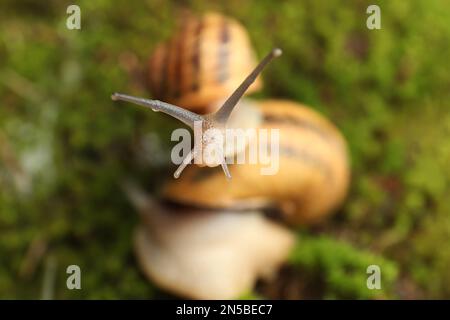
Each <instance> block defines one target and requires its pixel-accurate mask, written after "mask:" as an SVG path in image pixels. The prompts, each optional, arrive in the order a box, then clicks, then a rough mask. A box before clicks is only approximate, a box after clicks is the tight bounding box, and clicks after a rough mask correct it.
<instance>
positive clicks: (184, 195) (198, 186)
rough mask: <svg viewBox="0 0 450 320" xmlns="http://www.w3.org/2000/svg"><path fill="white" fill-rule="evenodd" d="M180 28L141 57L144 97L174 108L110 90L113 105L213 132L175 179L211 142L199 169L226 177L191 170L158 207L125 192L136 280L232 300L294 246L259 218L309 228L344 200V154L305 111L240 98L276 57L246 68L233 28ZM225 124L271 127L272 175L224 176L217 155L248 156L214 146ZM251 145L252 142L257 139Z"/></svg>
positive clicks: (236, 169) (207, 22)
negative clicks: (275, 134)
mask: <svg viewBox="0 0 450 320" xmlns="http://www.w3.org/2000/svg"><path fill="white" fill-rule="evenodd" d="M182 25H184V28H183V29H182V30H181V31H179V33H177V34H176V35H175V36H174V37H173V38H172V40H170V41H169V42H168V43H165V44H161V45H159V46H158V48H157V49H156V50H155V53H154V54H153V55H152V57H151V58H150V68H151V70H150V72H149V75H150V84H151V89H152V93H153V96H154V97H155V98H156V99H162V100H164V101H169V102H171V103H173V104H176V105H173V104H169V103H166V102H161V101H159V100H148V99H142V98H136V97H132V96H128V95H123V94H117V93H116V94H114V95H113V96H112V98H113V100H124V101H128V102H133V103H136V104H139V105H143V106H145V107H149V108H151V109H153V110H155V111H162V112H164V113H167V114H169V115H171V116H172V117H174V118H176V119H178V120H180V121H182V122H183V123H185V124H187V125H188V126H190V127H191V128H193V127H194V123H196V122H200V123H201V126H202V129H210V128H213V129H218V130H217V131H216V132H215V133H214V134H212V135H206V134H202V136H201V139H198V140H196V141H195V142H194V149H193V150H192V151H191V153H189V154H188V156H187V157H186V158H185V159H184V160H183V163H182V164H181V165H180V167H179V168H178V169H177V171H176V172H175V174H174V176H175V177H176V178H178V177H180V173H181V171H183V170H184V169H185V168H186V166H187V164H189V163H190V162H191V160H192V159H194V158H195V156H196V155H197V154H196V148H198V147H202V148H201V150H205V149H207V147H208V146H211V145H212V146H214V147H217V148H216V149H219V150H220V152H218V153H216V154H214V155H213V156H212V157H211V155H210V154H203V153H202V154H201V155H202V159H203V162H201V163H200V165H207V166H210V167H212V166H218V165H221V166H222V169H223V171H224V172H225V175H226V176H227V177H228V178H230V177H233V179H232V181H228V180H227V179H225V178H224V176H223V174H222V173H221V172H220V171H219V170H217V168H205V167H199V166H189V167H187V168H186V169H185V172H184V174H183V175H182V176H181V177H180V178H179V179H177V180H171V181H169V182H168V183H167V184H166V185H165V186H164V187H163V188H162V190H161V192H160V199H159V200H155V199H153V198H150V197H148V196H137V195H139V194H141V195H142V193H139V192H136V189H134V191H131V192H130V191H129V190H128V194H129V196H130V198H131V200H132V202H133V203H134V204H135V205H136V207H137V208H138V210H139V211H140V212H141V216H142V220H143V224H142V225H141V226H140V227H139V228H138V229H137V231H136V234H135V249H136V255H137V257H138V260H139V263H140V266H141V268H142V269H143V271H144V272H145V274H146V275H147V276H148V277H149V278H151V279H152V280H153V281H154V282H156V283H157V284H159V285H160V286H161V287H163V288H165V289H167V290H170V291H173V292H175V293H178V294H180V295H182V296H186V297H193V298H209V299H213V298H236V297H237V296H238V295H239V294H240V293H242V292H244V291H246V290H251V288H252V286H253V284H254V282H255V281H256V279H257V278H259V277H261V276H267V275H270V274H271V273H273V272H275V271H276V269H277V267H278V266H279V265H280V264H281V263H283V262H284V261H285V260H286V259H287V256H288V254H289V250H290V248H292V245H293V242H294V240H293V239H294V235H293V233H292V231H290V230H289V228H287V227H286V226H282V225H281V224H279V223H275V222H274V221H272V220H271V219H269V218H268V217H267V215H266V214H265V213H266V212H267V211H270V212H273V211H274V210H275V212H277V213H279V217H281V221H283V220H284V222H285V223H287V224H291V225H298V224H310V223H316V222H319V221H321V220H323V219H324V218H325V217H326V216H327V215H329V214H330V213H331V212H333V211H334V210H335V209H336V208H337V207H338V206H339V205H340V203H341V202H342V201H343V199H344V198H345V195H346V193H347V189H348V185H349V180H350V172H349V163H348V158H347V146H346V142H345V140H344V138H343V137H342V135H341V134H340V132H339V130H338V129H337V128H336V127H335V126H334V125H333V124H332V123H331V122H329V121H328V120H327V119H325V118H324V117H323V116H321V115H320V114H319V113H317V112H316V111H314V110H312V109H311V108H308V107H306V106H304V105H301V104H299V103H295V102H291V101H284V100H263V101H256V100H252V99H249V98H242V97H243V95H244V94H245V93H246V92H247V93H248V92H250V91H254V90H256V89H258V88H259V87H261V81H260V80H259V79H258V78H257V76H258V75H259V73H260V72H261V71H262V69H263V68H264V67H265V66H266V65H267V64H268V63H269V62H270V61H271V60H272V59H273V58H274V57H277V56H279V55H280V54H281V50H279V49H274V50H272V51H271V52H270V53H269V54H268V55H267V56H266V57H265V58H264V59H263V60H262V61H261V62H260V63H259V64H258V65H257V66H256V67H255V66H254V60H253V51H252V49H251V46H250V44H249V41H248V38H247V35H246V32H245V30H244V29H243V28H242V27H241V26H240V25H239V24H238V23H237V22H234V20H232V19H229V18H226V17H223V16H221V15H218V14H206V15H205V16H204V17H202V18H200V19H194V18H191V17H190V18H189V19H187V21H185V22H184V23H182ZM224 34H226V36H225V35H224ZM224 52H226V54H225V53H224ZM239 57H240V58H239ZM252 70H253V71H252ZM247 74H249V75H248V76H247ZM224 75H226V76H224ZM246 76H247V77H246ZM245 77H246V78H245ZM242 80H244V81H243V82H242ZM241 82H242V83H241ZM239 83H240V85H239ZM232 85H233V87H231V86H232ZM236 88H237V89H236ZM227 97H228V98H227ZM241 98H242V99H241ZM225 99H226V100H225ZM225 128H237V129H240V128H242V129H246V128H255V129H257V130H258V129H267V130H271V129H277V130H279V159H278V161H279V163H278V168H279V169H278V172H276V174H273V175H261V170H262V169H263V166H264V164H263V163H256V164H253V163H248V162H245V163H244V164H234V165H231V166H230V167H229V168H228V166H227V163H226V161H225V158H229V157H234V156H237V155H238V154H244V155H245V154H246V153H247V152H248V151H249V148H251V146H252V144H250V141H246V144H245V145H244V146H243V147H242V146H241V148H229V147H228V146H227V145H224V143H223V140H222V139H219V138H220V137H221V136H223V131H224V129H225ZM194 131H195V130H194ZM203 132H208V130H206V131H205V130H202V133H203ZM194 134H195V132H194ZM218 137H219V138H218ZM253 139H255V140H253V141H252V142H253V143H259V142H260V137H259V136H256V137H254V138H253ZM263 142H264V143H265V144H268V143H270V142H271V141H263ZM199 144H200V145H199ZM208 157H209V158H208ZM228 261H234V262H235V264H231V263H229V262H228Z"/></svg>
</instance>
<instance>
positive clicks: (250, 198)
mask: <svg viewBox="0 0 450 320" xmlns="http://www.w3.org/2000/svg"><path fill="white" fill-rule="evenodd" d="M245 103H246V101H245V100H243V101H242V102H240V104H238V106H237V110H236V112H238V111H239V109H241V108H242V109H244V108H245V105H244V106H242V105H241V104H245ZM252 104H253V105H256V106H258V107H259V110H260V112H261V114H262V119H263V120H262V123H261V124H260V125H259V127H258V128H261V129H272V128H273V129H279V130H280V131H279V132H280V138H279V139H280V141H279V154H280V156H279V171H278V172H277V173H276V174H275V175H267V176H264V175H261V173H260V169H261V167H262V166H264V165H262V164H250V163H248V162H246V163H245V164H234V165H231V166H230V173H231V175H232V176H233V182H232V183H229V182H228V181H226V179H224V178H223V174H222V173H221V172H220V171H219V170H214V168H199V167H198V166H190V167H189V168H187V170H186V171H185V173H184V175H183V176H182V177H181V178H180V179H179V180H177V181H170V182H168V183H167V184H166V186H165V188H164V189H163V192H162V194H163V197H164V198H165V199H167V200H169V201H171V202H175V203H179V204H183V205H187V206H193V207H197V208H216V209H219V208H221V209H223V208H228V209H231V208H234V209H236V210H237V209H241V210H242V209H255V208H274V207H275V208H277V209H279V210H280V211H281V212H282V213H283V214H284V216H285V217H286V218H287V220H288V221H290V222H291V223H294V224H302V223H314V222H317V221H320V220H322V219H323V218H324V217H325V216H327V215H328V214H330V213H331V212H332V211H333V209H336V207H337V206H338V205H339V204H340V203H341V202H342V201H343V199H344V197H345V195H346V193H347V189H348V185H349V180H350V171H349V163H348V157H347V145H346V142H345V140H344V138H343V137H342V135H341V134H340V132H339V131H338V129H337V128H336V127H335V126H334V125H333V124H332V123H331V122H330V121H328V120H327V119H325V118H324V117H323V116H321V115H320V114H319V113H317V112H315V111H314V110H312V109H311V108H308V107H306V106H304V105H301V104H298V103H295V102H291V101H282V100H265V101H259V102H252Z"/></svg>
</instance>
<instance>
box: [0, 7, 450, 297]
mask: <svg viewBox="0 0 450 320" xmlns="http://www.w3.org/2000/svg"><path fill="white" fill-rule="evenodd" d="M376 3H377V4H379V5H380V7H381V14H382V29H381V30H372V31H371V30H368V29H367V28H366V18H367V14H366V13H365V11H366V8H367V6H368V5H369V4H372V2H370V3H369V2H368V1H362V0H361V1H356V0H355V1H345V2H343V1H336V0H326V1H325V0H321V1H314V0H311V1H309V0H308V1H256V0H254V1H235V0H232V1H222V2H217V3H214V4H210V3H209V2H202V1H174V2H166V1H145V2H141V1H133V2H132V1H104V0H103V1H100V0H99V1H87V0H86V1H77V4H78V5H79V6H80V7H81V11H82V29H81V30H79V31H70V30H67V29H66V27H65V22H66V20H65V19H66V17H67V15H66V8H67V6H68V5H69V4H71V3H69V2H67V3H66V1H56V0H55V1H42V2H36V1H12V0H6V1H2V3H1V5H0V101H1V102H0V104H1V105H0V190H1V191H0V298H40V297H53V298H59V299H71V298H89V299H91V298H160V297H165V296H166V295H165V294H164V293H162V292H161V291H159V290H158V289H157V288H155V287H154V286H152V284H150V283H149V282H148V281H147V280H146V279H145V278H144V276H143V275H142V274H141V273H140V272H139V270H138V268H137V265H136V261H135V259H134V256H133V253H132V246H131V234H132V231H133V227H134V226H135V225H136V224H137V222H138V218H137V216H136V214H135V213H134V210H133V208H132V207H131V206H130V204H129V202H128V201H127V199H126V197H125V195H124V194H123V192H122V191H121V188H120V183H121V182H122V181H124V180H125V179H127V178H133V179H135V180H138V181H140V182H141V183H142V184H143V185H144V186H145V187H146V188H148V189H149V190H150V189H153V190H156V189H157V186H158V185H159V183H160V182H161V181H162V180H163V179H164V177H165V176H167V175H169V172H170V171H171V170H172V168H169V167H168V164H169V163H170V162H169V155H170V138H169V137H170V131H171V129H173V128H174V127H175V126H176V123H175V122H173V121H171V120H170V119H168V118H164V117H161V116H160V115H155V114H152V113H142V110H139V109H137V108H131V107H130V108H128V107H127V108H122V107H118V106H117V105H114V104H113V103H112V102H111V101H110V98H109V97H110V95H111V93H112V92H114V91H124V92H128V93H130V94H135V95H139V96H145V95H148V92H147V91H146V87H145V81H144V76H143V68H144V66H145V63H146V59H147V57H148V55H149V53H150V52H151V51H152V49H153V48H154V46H155V44H156V43H158V42H159V41H161V40H164V39H166V38H167V37H168V36H169V35H170V34H171V31H172V30H173V28H174V27H175V23H176V17H177V13H179V12H180V10H182V9H183V8H189V9H190V10H192V11H194V12H202V11H205V10H211V9H212V10H217V11H220V12H223V13H225V14H229V15H231V16H233V17H235V18H236V19H238V20H239V21H241V22H242V23H243V24H244V25H245V26H246V27H247V28H248V30H249V33H250V36H251V39H252V41H253V43H254V45H255V48H256V50H257V52H258V54H259V56H262V54H264V53H265V52H266V51H267V50H269V49H270V48H271V47H273V46H274V44H276V45H277V46H279V47H281V48H283V50H284V55H283V58H282V59H279V60H278V61H277V62H276V63H274V64H273V65H271V67H270V68H269V69H268V70H267V71H266V72H265V75H264V76H265V89H264V91H263V92H262V93H260V94H259V97H261V98H264V97H277V98H286V99H291V100H296V101H300V102H303V103H305V104H308V105H311V106H312V107H314V108H316V109H318V110H319V111H320V112H322V113H324V114H325V115H326V116H327V117H329V118H330V119H331V120H332V121H333V122H334V123H336V124H337V126H338V127H339V128H340V129H341V130H342V131H343V133H344V135H345V137H346V138H347V140H348V142H349V146H350V152H351V158H352V174H353V176H352V186H351V191H350V195H349V197H348V199H347V201H346V203H345V205H344V206H343V208H341V210H340V211H339V212H338V213H337V214H336V215H335V216H334V217H333V218H331V219H330V220H328V221H327V222H326V223H325V224H324V225H320V226H317V227H314V228H305V229H302V230H299V241H298V245H297V247H296V249H295V250H294V252H293V253H292V257H291V260H290V263H289V266H287V267H286V268H287V270H284V271H282V272H281V273H280V275H279V277H277V278H276V279H274V280H273V281H272V282H270V283H264V284H261V285H259V286H258V291H257V292H255V293H248V294H245V295H244V296H243V297H246V298H249V297H260V296H262V297H264V296H268V297H274V298H277V297H278V298H297V297H299V298H302V297H316V298H421V297H424V298H450V272H449V270H450V269H449V266H450V250H449V244H450V202H449V200H448V199H450V165H449V164H450V139H449V136H450V105H449V97H450V90H449V88H450V73H449V70H450V68H449V67H450V63H449V57H450V23H449V21H450V3H448V2H446V1H437V0H432V1H418V0H417V1H376ZM156 151H161V152H159V154H161V155H162V156H155V153H156ZM70 264H77V265H79V266H80V267H81V269H82V290H72V291H71V290H67V288H66V282H65V280H66V276H67V275H66V273H65V269H66V267H67V266H68V265H70ZM370 264H379V265H380V266H381V268H382V272H383V273H382V276H383V278H382V279H383V288H382V290H381V291H370V290H368V289H367V288H366V287H365V283H366V274H365V271H366V268H367V266H368V265H370ZM52 275H54V277H55V279H54V283H53V284H52V281H51V279H52ZM243 294H244V293H243Z"/></svg>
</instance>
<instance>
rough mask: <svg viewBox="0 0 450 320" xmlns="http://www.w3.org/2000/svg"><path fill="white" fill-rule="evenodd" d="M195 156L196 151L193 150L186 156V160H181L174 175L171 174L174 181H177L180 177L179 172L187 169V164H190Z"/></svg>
mask: <svg viewBox="0 0 450 320" xmlns="http://www.w3.org/2000/svg"><path fill="white" fill-rule="evenodd" d="M196 154H197V151H196V150H195V147H194V149H192V150H191V151H190V152H189V153H188V155H187V156H186V158H184V159H183V162H182V163H181V164H180V166H179V167H178V169H177V170H176V171H175V173H174V174H173V176H174V178H175V179H178V178H179V177H180V175H181V172H183V170H184V168H186V167H187V165H188V164H190V163H191V161H192V159H194V158H195V156H196Z"/></svg>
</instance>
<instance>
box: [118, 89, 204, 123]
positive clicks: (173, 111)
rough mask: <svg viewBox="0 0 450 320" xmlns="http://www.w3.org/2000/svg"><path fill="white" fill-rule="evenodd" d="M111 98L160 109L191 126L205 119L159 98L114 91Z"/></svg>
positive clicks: (156, 110)
mask: <svg viewBox="0 0 450 320" xmlns="http://www.w3.org/2000/svg"><path fill="white" fill-rule="evenodd" d="M111 99H112V100H114V101H116V100H122V101H127V102H131V103H134V104H137V105H140V106H143V107H148V108H150V109H152V110H153V111H155V112H159V111H160V112H163V113H165V114H168V115H169V116H172V117H174V118H175V119H178V120H180V121H181V122H183V123H184V124H186V125H188V126H189V127H191V128H194V122H195V121H203V117H202V116H201V115H198V114H196V113H194V112H191V111H189V110H186V109H184V108H180V107H178V106H175V105H173V104H170V103H166V102H162V101H159V100H150V99H145V98H137V97H133V96H129V95H126V94H122V93H114V94H113V95H112V96H111Z"/></svg>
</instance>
